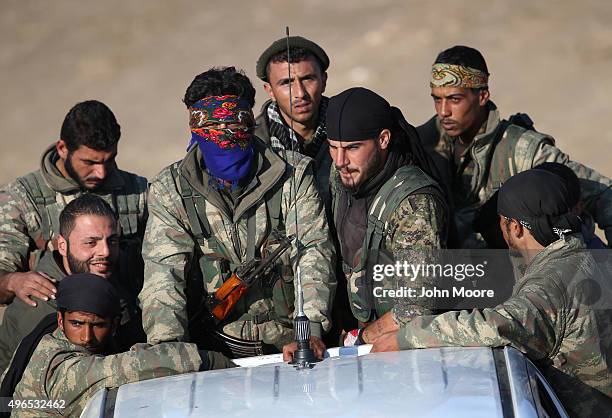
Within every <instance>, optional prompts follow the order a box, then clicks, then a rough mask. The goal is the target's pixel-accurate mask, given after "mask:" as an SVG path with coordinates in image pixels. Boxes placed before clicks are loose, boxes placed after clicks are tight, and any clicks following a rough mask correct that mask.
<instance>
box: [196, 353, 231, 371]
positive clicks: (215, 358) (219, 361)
mask: <svg viewBox="0 0 612 418" xmlns="http://www.w3.org/2000/svg"><path fill="white" fill-rule="evenodd" d="M198 352H199V353H200V358H201V359H202V365H201V366H200V371H201V372H202V371H204V370H218V369H229V368H231V367H238V366H236V364H234V362H233V361H231V360H230V359H229V358H227V357H225V356H224V355H223V354H221V353H218V352H216V351H208V350H198Z"/></svg>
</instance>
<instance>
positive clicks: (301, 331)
mask: <svg viewBox="0 0 612 418" xmlns="http://www.w3.org/2000/svg"><path fill="white" fill-rule="evenodd" d="M285 35H286V36H285V39H286V41H287V73H288V75H289V127H290V132H289V134H290V135H291V152H292V153H295V145H296V142H297V136H296V134H295V131H294V130H293V92H292V89H291V86H292V84H293V81H292V80H291V55H290V53H291V51H290V47H289V26H286V27H285ZM291 183H292V189H293V199H294V201H293V208H294V209H295V247H296V269H295V283H296V289H297V306H296V308H297V313H296V314H295V318H294V319H293V331H294V334H295V342H296V343H297V350H295V352H294V353H293V361H292V363H291V364H293V365H294V366H295V368H296V369H311V368H312V367H314V364H315V363H316V362H317V358H316V357H315V354H314V351H313V350H312V348H310V321H309V319H308V317H307V316H306V314H305V313H304V292H303V289H302V276H301V271H300V263H299V262H300V252H301V245H302V244H301V242H300V235H299V233H298V210H297V187H296V184H295V168H294V169H293V175H292V176H291Z"/></svg>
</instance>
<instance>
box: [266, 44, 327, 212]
mask: <svg viewBox="0 0 612 418" xmlns="http://www.w3.org/2000/svg"><path fill="white" fill-rule="evenodd" d="M327 67H329V57H328V56H327V54H326V53H325V51H324V50H323V48H321V47H320V46H319V45H317V44H316V43H314V42H312V41H311V40H309V39H306V38H303V37H301V36H290V37H289V56H288V55H287V38H282V39H279V40H277V41H275V42H273V43H272V44H271V45H270V46H269V47H268V48H267V49H266V50H265V51H264V52H263V53H262V54H261V56H260V57H259V59H258V60H257V67H256V69H257V77H259V78H260V79H261V80H262V81H263V82H264V83H265V84H264V88H265V90H266V93H268V95H269V96H270V100H268V101H267V102H265V103H264V105H263V106H262V108H261V113H260V114H259V116H257V129H256V130H255V134H256V135H257V136H258V137H259V138H261V139H263V140H264V141H266V142H267V143H270V144H271V145H272V148H273V149H274V150H276V151H277V152H280V153H281V154H282V152H283V150H292V149H293V150H295V151H297V152H299V153H301V154H304V155H306V156H308V157H311V158H312V159H313V160H314V162H315V180H316V182H317V190H318V191H319V194H320V195H321V197H322V198H323V200H324V201H326V200H327V198H328V197H329V172H330V167H331V158H330V157H329V152H328V148H327V131H326V128H325V112H326V108H327V102H328V100H329V99H328V98H327V97H324V96H323V93H324V92H325V85H326V83H327V72H326V71H327ZM289 72H291V79H289ZM290 86H291V98H290V96H289V88H290Z"/></svg>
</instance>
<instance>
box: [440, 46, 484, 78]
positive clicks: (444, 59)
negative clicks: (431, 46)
mask: <svg viewBox="0 0 612 418" xmlns="http://www.w3.org/2000/svg"><path fill="white" fill-rule="evenodd" d="M434 64H452V65H461V66H463V67H470V68H474V69H476V70H480V71H482V72H484V73H486V74H487V75H489V69H488V68H487V63H486V62H485V59H484V57H483V56H482V54H481V53H480V51H478V50H477V49H474V48H470V47H469V46H463V45H455V46H453V47H452V48H448V49H445V50H444V51H442V52H440V53H439V54H438V56H437V57H436V61H435V62H434Z"/></svg>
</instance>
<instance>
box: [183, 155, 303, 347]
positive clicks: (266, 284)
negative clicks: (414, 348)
mask: <svg viewBox="0 0 612 418" xmlns="http://www.w3.org/2000/svg"><path fill="white" fill-rule="evenodd" d="M171 172H172V176H173V179H174V182H175V184H177V185H178V189H179V193H180V196H181V200H182V203H183V207H184V208H185V212H186V213H187V219H188V221H189V224H190V225H191V231H190V232H191V235H192V237H193V239H194V241H195V242H196V243H197V246H196V248H195V249H196V251H195V252H194V254H193V256H192V259H190V260H189V261H188V263H187V265H188V266H187V267H186V270H187V272H186V281H187V295H188V297H187V312H188V316H189V318H190V324H189V328H190V331H189V333H190V335H191V337H192V339H193V340H194V341H197V338H198V334H199V332H200V331H199V329H198V327H200V326H201V324H199V323H192V321H191V319H192V318H196V317H197V318H201V317H202V316H203V315H206V312H203V311H207V312H210V310H211V307H212V306H211V300H212V299H211V298H212V297H213V295H212V294H208V292H207V291H206V289H205V287H204V286H205V284H206V283H214V282H216V285H215V288H219V287H220V286H221V284H222V283H223V282H224V281H225V280H227V279H228V278H229V277H230V276H231V274H232V272H233V271H235V270H236V268H237V267H238V265H236V264H235V263H233V262H232V261H231V258H230V257H229V256H228V254H227V250H226V249H225V247H224V245H223V244H222V243H220V242H219V241H218V240H217V238H216V237H215V236H214V235H213V234H212V233H211V227H210V223H209V222H208V218H207V217H206V205H207V204H208V203H207V202H206V198H205V197H204V196H202V195H201V194H200V193H199V192H198V191H197V190H195V189H194V188H193V187H191V185H190V184H189V182H188V181H187V180H186V179H185V178H184V177H183V176H182V175H180V173H179V172H178V169H177V166H176V165H173V166H172V167H171ZM282 192H283V182H278V183H277V184H276V185H275V186H274V187H273V188H272V189H271V190H270V191H268V193H267V194H266V196H265V197H264V199H265V204H266V213H267V214H268V219H267V224H268V225H269V226H270V228H269V231H268V234H269V233H270V232H271V231H272V230H277V231H278V232H279V233H281V234H283V235H284V234H285V225H284V221H283V219H282V216H281V203H282ZM254 212H255V211H254V208H253V210H250V211H249V212H248V215H247V216H248V218H247V248H246V257H247V259H246V260H243V261H249V260H251V259H253V258H255V257H257V256H260V255H261V254H260V251H259V249H258V248H256V243H255V239H256V238H255V235H256V231H255V216H254ZM236 239H237V238H236ZM272 246H274V243H273V242H271V240H270V238H269V235H268V239H267V242H266V244H264V247H268V249H269V250H272V248H271V247H272ZM205 249H206V252H205V251H204V250H205ZM260 285H261V287H262V289H263V293H264V297H266V298H271V299H272V300H273V303H274V311H271V312H267V313H265V314H258V315H252V314H250V313H248V312H247V310H248V306H247V303H246V299H247V298H248V296H249V292H247V294H246V295H244V296H243V297H242V300H241V301H239V302H238V303H237V304H236V307H235V308H234V310H233V312H232V313H230V315H229V316H228V318H226V320H225V321H224V322H223V323H221V324H217V328H221V327H222V326H223V325H225V324H228V323H231V322H234V321H252V322H253V324H262V323H264V322H268V321H272V320H275V321H278V322H281V323H282V324H284V325H286V326H287V327H291V325H292V322H291V320H290V317H291V313H292V312H293V308H294V299H295V297H294V287H293V271H292V269H291V266H284V265H283V264H282V263H281V262H280V261H277V266H276V269H275V270H274V273H273V274H271V277H269V278H268V279H267V280H262V282H261V283H260Z"/></svg>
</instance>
